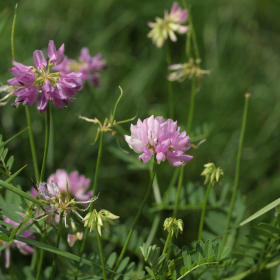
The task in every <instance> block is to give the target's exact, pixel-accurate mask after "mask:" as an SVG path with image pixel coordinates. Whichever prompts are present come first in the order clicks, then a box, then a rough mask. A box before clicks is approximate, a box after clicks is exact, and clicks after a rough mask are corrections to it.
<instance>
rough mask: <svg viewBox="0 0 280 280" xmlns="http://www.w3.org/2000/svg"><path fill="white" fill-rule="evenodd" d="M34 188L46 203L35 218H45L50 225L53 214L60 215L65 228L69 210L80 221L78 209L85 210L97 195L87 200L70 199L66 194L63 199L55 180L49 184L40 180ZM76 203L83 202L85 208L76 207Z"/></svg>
mask: <svg viewBox="0 0 280 280" xmlns="http://www.w3.org/2000/svg"><path fill="white" fill-rule="evenodd" d="M35 188H36V190H37V194H38V197H39V198H40V199H42V200H43V201H44V202H45V203H46V204H47V205H46V206H44V207H43V210H44V213H43V214H41V215H40V216H38V217H37V218H36V220H37V221H39V220H41V219H44V218H46V219H47V223H48V224H50V225H52V226H54V224H53V218H54V215H55V214H58V215H59V216H62V218H63V219H64V223H65V227H66V228H68V225H67V221H66V216H67V215H68V214H69V213H70V212H72V213H73V214H75V215H76V216H77V217H78V218H79V219H80V220H81V221H82V220H83V217H82V216H81V215H80V214H79V213H78V211H87V209H88V208H89V207H90V205H91V203H92V202H94V201H95V200H96V199H97V197H93V198H92V199H90V200H87V201H75V199H74V198H73V199H70V198H69V196H68V195H67V197H66V198H65V199H63V198H62V196H61V193H60V190H59V187H58V185H57V183H56V182H55V181H52V183H51V184H47V183H45V182H40V184H39V186H35ZM78 204H85V205H86V208H83V209H81V208H78V207H77V205H78Z"/></svg>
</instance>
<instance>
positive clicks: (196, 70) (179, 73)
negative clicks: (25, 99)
mask: <svg viewBox="0 0 280 280" xmlns="http://www.w3.org/2000/svg"><path fill="white" fill-rule="evenodd" d="M200 63H201V60H200V59H196V60H194V59H193V58H190V59H189V62H187V63H183V64H173V65H170V66H169V67H168V69H169V70H171V71H172V72H171V73H170V74H169V75H168V76H167V79H168V80H169V81H178V82H183V81H184V80H185V79H186V78H189V79H192V77H193V76H195V77H197V78H202V77H203V75H205V74H210V71H209V70H202V69H200Z"/></svg>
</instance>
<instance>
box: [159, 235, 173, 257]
mask: <svg viewBox="0 0 280 280" xmlns="http://www.w3.org/2000/svg"><path fill="white" fill-rule="evenodd" d="M170 237H171V232H169V233H168V236H167V238H166V241H165V245H164V248H163V251H162V254H161V255H164V254H165V253H166V251H167V247H168V243H169V240H170Z"/></svg>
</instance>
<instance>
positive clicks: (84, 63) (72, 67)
mask: <svg viewBox="0 0 280 280" xmlns="http://www.w3.org/2000/svg"><path fill="white" fill-rule="evenodd" d="M105 67H106V62H105V61H104V60H102V59H101V54H100V53H98V54H96V55H95V56H93V57H92V56H90V53H89V49H88V48H82V50H81V54H80V57H79V61H76V60H73V59H69V58H67V57H65V58H64V61H63V62H62V63H61V64H60V65H58V66H54V67H53V69H54V70H56V71H60V72H62V73H70V72H71V71H79V72H81V73H82V75H81V76H80V77H79V80H78V81H79V83H80V84H81V85H83V84H84V83H85V82H86V81H88V82H89V83H91V84H92V85H94V86H96V87H98V86H100V82H99V78H100V74H99V72H100V71H101V70H103V69H104V68H105Z"/></svg>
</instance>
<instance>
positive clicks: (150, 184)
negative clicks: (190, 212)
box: [110, 156, 157, 280]
mask: <svg viewBox="0 0 280 280" xmlns="http://www.w3.org/2000/svg"><path fill="white" fill-rule="evenodd" d="M156 165H157V160H156V157H155V156H154V165H153V171H152V175H151V179H150V183H149V186H148V189H147V191H146V195H145V197H144V200H143V201H142V204H141V206H140V208H139V210H138V212H137V215H136V217H135V219H134V221H133V224H132V227H131V229H130V231H129V233H128V236H127V238H126V240H125V243H124V245H123V249H122V251H121V254H120V256H119V259H118V261H117V263H116V265H115V268H114V272H116V271H117V269H118V268H119V266H120V263H121V261H122V259H123V257H124V254H125V251H126V248H127V246H128V243H129V241H130V238H131V236H132V233H133V231H134V228H135V226H136V224H137V222H138V220H139V218H140V216H141V213H142V210H143V208H144V206H145V205H146V202H147V200H148V198H149V196H150V193H151V191H152V188H153V181H154V178H155V174H156ZM113 278H114V273H112V274H111V278H110V279H111V280H112V279H113Z"/></svg>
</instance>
